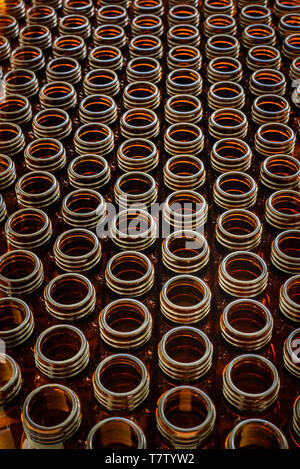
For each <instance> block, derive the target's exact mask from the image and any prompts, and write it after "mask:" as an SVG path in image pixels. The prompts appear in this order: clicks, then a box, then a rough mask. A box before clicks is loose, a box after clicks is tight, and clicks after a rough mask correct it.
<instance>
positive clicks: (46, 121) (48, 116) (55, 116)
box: [34, 109, 70, 130]
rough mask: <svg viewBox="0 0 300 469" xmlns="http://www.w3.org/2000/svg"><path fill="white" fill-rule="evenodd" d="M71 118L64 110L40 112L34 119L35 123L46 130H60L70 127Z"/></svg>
mask: <svg viewBox="0 0 300 469" xmlns="http://www.w3.org/2000/svg"><path fill="white" fill-rule="evenodd" d="M69 121H70V118H69V116H68V114H67V113H66V112H65V111H63V110H62V109H47V110H44V111H40V112H39V113H38V114H36V116H35V117H34V123H35V124H36V125H37V126H38V127H39V128H42V129H44V130H48V129H54V128H55V129H60V128H61V127H65V126H66V125H68V123H69Z"/></svg>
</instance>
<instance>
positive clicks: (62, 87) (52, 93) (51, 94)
mask: <svg viewBox="0 0 300 469" xmlns="http://www.w3.org/2000/svg"><path fill="white" fill-rule="evenodd" d="M73 94H74V88H73V86H72V85H71V84H70V83H66V82H57V81H56V82H51V83H47V84H46V85H44V86H43V87H42V89H41V91H40V97H41V98H42V99H49V100H51V101H55V103H57V104H59V101H60V100H66V99H68V98H70V97H71V96H72V95H73Z"/></svg>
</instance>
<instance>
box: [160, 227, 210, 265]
mask: <svg viewBox="0 0 300 469" xmlns="http://www.w3.org/2000/svg"><path fill="white" fill-rule="evenodd" d="M209 255H210V249H209V246H208V243H207V241H206V239H205V238H204V236H203V235H202V234H200V233H198V232H196V231H191V230H180V231H175V232H173V233H171V234H169V235H168V236H167V237H166V238H165V240H164V241H163V243H162V262H163V264H164V266H165V267H167V269H169V270H171V271H172V272H177V273H182V274H190V273H193V272H199V271H200V270H202V269H204V267H205V266H206V265H207V263H208V261H209Z"/></svg>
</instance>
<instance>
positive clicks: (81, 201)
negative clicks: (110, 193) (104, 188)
mask: <svg viewBox="0 0 300 469" xmlns="http://www.w3.org/2000/svg"><path fill="white" fill-rule="evenodd" d="M61 213H62V218H63V220H64V222H65V224H66V225H67V226H68V227H75V228H79V227H80V228H87V229H93V228H96V227H97V226H98V225H100V224H101V223H103V222H104V220H105V219H106V216H107V209H106V202H105V199H104V197H103V196H102V195H101V194H99V192H97V191H95V190H93V189H77V190H75V191H72V192H69V193H68V194H67V195H66V196H65V198H64V199H63V202H62V209H61Z"/></svg>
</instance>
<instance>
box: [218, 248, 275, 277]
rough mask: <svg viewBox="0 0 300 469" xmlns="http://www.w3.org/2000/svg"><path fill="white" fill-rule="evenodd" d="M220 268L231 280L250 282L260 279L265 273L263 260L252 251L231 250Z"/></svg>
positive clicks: (265, 267) (265, 268)
mask: <svg viewBox="0 0 300 469" xmlns="http://www.w3.org/2000/svg"><path fill="white" fill-rule="evenodd" d="M221 269H222V270H224V273H225V274H226V275H227V276H228V277H229V278H231V279H233V281H236V282H237V281H238V282H239V283H241V284H242V283H244V284H251V283H255V282H257V281H259V280H261V279H262V278H263V277H264V276H265V275H266V274H267V266H266V264H265V262H264V260H263V259H262V258H261V257H259V256H257V255H256V254H254V253H250V252H233V253H231V254H229V255H228V256H226V257H225V259H224V260H223V262H222V264H221Z"/></svg>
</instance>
